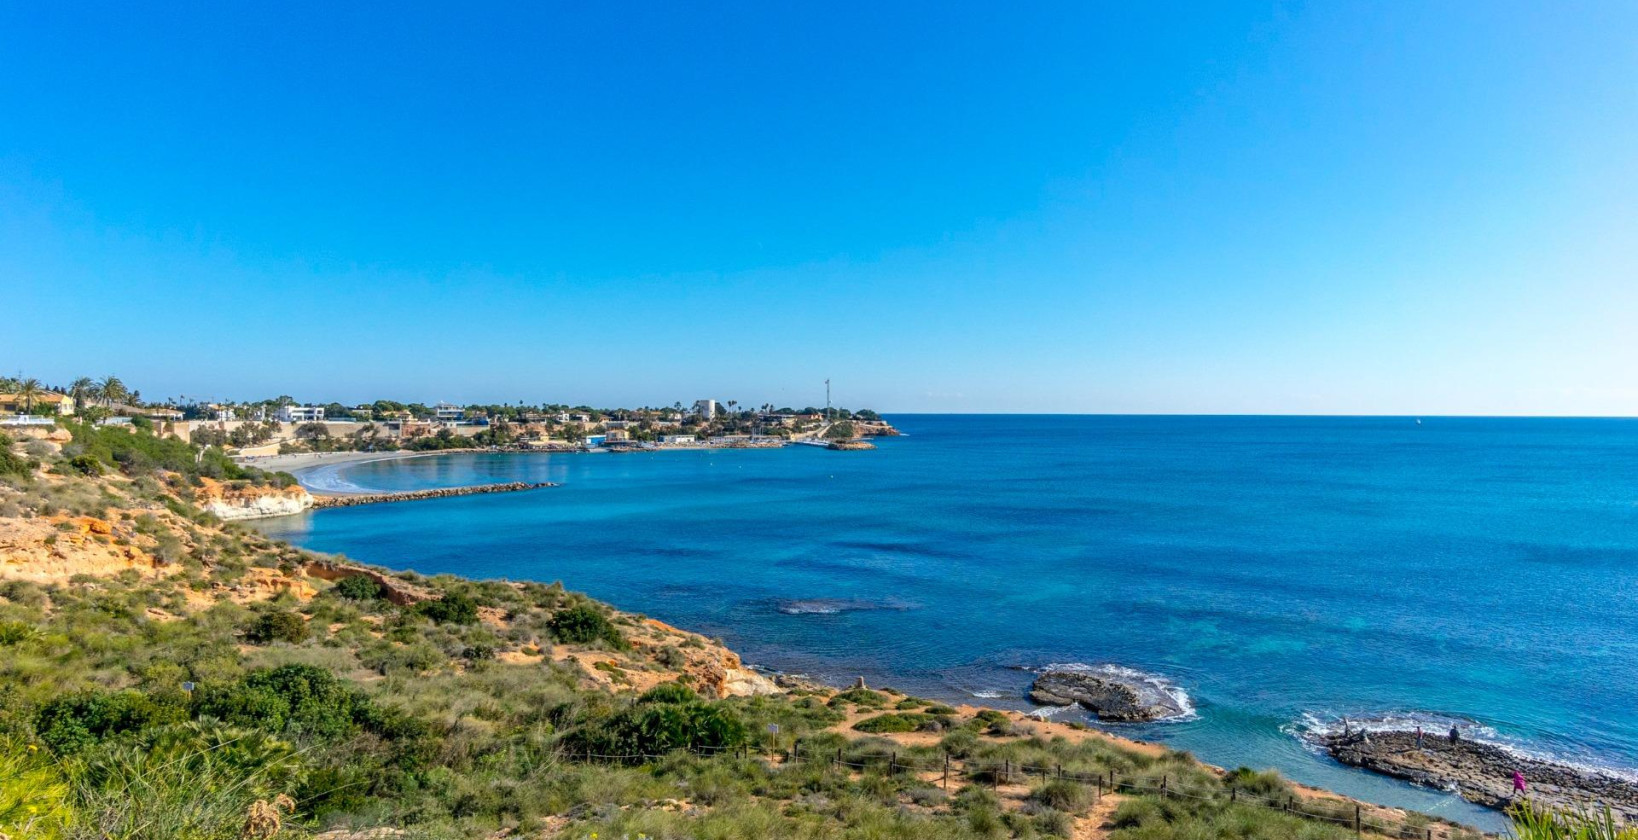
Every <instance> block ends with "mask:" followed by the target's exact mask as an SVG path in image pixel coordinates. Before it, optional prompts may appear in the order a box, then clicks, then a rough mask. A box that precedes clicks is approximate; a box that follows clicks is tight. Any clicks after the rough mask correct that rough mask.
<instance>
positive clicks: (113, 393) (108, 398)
mask: <svg viewBox="0 0 1638 840" xmlns="http://www.w3.org/2000/svg"><path fill="white" fill-rule="evenodd" d="M97 391H98V392H99V393H100V395H101V396H102V401H103V402H104V403H106V404H108V405H113V404H115V403H118V402H120V401H122V400H124V399H125V398H126V397H128V396H130V394H131V392H130V391H127V390H125V383H124V382H121V381H119V377H117V376H115V375H113V374H108V375H107V376H104V377H103V378H102V381H101V382H99V383H97Z"/></svg>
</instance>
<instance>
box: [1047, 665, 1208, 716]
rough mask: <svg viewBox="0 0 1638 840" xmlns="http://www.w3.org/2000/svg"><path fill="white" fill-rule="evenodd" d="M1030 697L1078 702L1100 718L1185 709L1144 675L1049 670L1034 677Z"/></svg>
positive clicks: (1064, 703) (1165, 713)
mask: <svg viewBox="0 0 1638 840" xmlns="http://www.w3.org/2000/svg"><path fill="white" fill-rule="evenodd" d="M1029 699H1030V700H1032V701H1034V702H1036V703H1039V704H1040V705H1043V706H1073V705H1076V704H1077V703H1078V704H1080V706H1081V707H1082V708H1084V709H1086V710H1087V711H1089V712H1091V713H1093V714H1095V715H1097V716H1098V720H1106V721H1115V722H1124V723H1142V722H1145V721H1152V720H1162V719H1164V718H1170V717H1178V716H1180V715H1182V714H1184V713H1185V710H1184V709H1183V707H1182V706H1181V705H1179V704H1178V702H1177V700H1176V699H1174V698H1172V697H1171V696H1170V695H1168V694H1167V693H1166V692H1164V691H1161V690H1160V689H1159V688H1156V687H1155V686H1153V685H1150V684H1148V683H1146V682H1144V681H1143V680H1141V679H1137V678H1130V677H1123V676H1119V675H1115V674H1103V673H1089V672H1086V671H1046V672H1044V673H1042V674H1041V675H1040V676H1037V677H1036V678H1035V684H1034V685H1032V686H1031V687H1030V690H1029Z"/></svg>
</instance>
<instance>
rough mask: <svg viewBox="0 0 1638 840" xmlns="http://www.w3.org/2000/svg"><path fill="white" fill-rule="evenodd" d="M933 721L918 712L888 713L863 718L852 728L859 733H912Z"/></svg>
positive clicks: (930, 717) (928, 716)
mask: <svg viewBox="0 0 1638 840" xmlns="http://www.w3.org/2000/svg"><path fill="white" fill-rule="evenodd" d="M931 720H933V718H932V716H930V715H924V714H921V713H919V712H888V713H887V714H885V715H877V716H875V717H873V718H865V719H864V720H861V721H859V722H858V723H855V724H853V728H854V729H857V730H858V731H860V732H870V733H873V734H880V733H884V732H914V731H916V730H917V729H920V728H921V726H922V724H924V723H927V722H928V721H931Z"/></svg>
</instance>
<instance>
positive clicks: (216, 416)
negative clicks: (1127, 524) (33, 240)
mask: <svg viewBox="0 0 1638 840" xmlns="http://www.w3.org/2000/svg"><path fill="white" fill-rule="evenodd" d="M826 384H827V389H828V384H829V383H828V382H827V383H826ZM58 417H62V418H74V419H76V420H79V421H82V422H92V423H96V424H98V425H102V426H121V425H124V426H141V427H144V428H151V429H153V430H154V431H155V432H156V433H157V434H160V435H171V436H175V437H176V438H178V439H179V440H182V441H184V442H187V443H194V444H198V445H201V446H206V447H217V448H220V449H222V450H223V451H225V452H227V453H228V454H229V455H231V456H232V457H234V458H238V459H253V458H259V457H265V456H270V455H290V454H299V453H326V452H383V453H385V452H398V451H413V452H435V451H441V450H458V449H491V450H505V451H517V452H564V451H589V450H607V451H611V452H640V451H654V450H662V449H697V448H762V447H777V446H785V445H791V444H799V445H809V446H822V447H825V448H829V449H841V450H847V449H868V448H871V446H870V444H869V443H868V442H867V439H868V438H872V437H880V436H890V435H896V434H898V431H897V430H896V429H894V428H893V427H892V426H891V425H890V424H888V423H887V422H886V421H884V420H882V418H881V416H880V415H879V414H877V413H876V412H874V411H871V410H868V409H862V410H852V411H850V410H848V409H846V408H838V407H832V406H830V405H828V400H827V405H826V406H825V407H823V408H819V407H814V406H807V407H804V408H800V409H798V408H791V407H788V406H787V407H775V406H774V405H773V404H772V403H765V404H763V405H760V406H756V407H754V408H748V407H744V406H741V405H740V404H739V403H738V401H736V400H727V401H723V402H719V401H717V400H714V399H701V400H696V401H694V402H693V403H692V405H690V406H684V405H683V403H682V402H680V401H679V402H676V403H673V404H672V405H671V406H670V407H643V408H601V409H600V408H593V407H590V406H568V405H560V404H541V405H524V404H523V403H521V402H519V403H515V404H490V405H476V404H474V405H465V406H459V405H453V404H450V403H443V402H440V403H437V404H434V405H426V404H423V403H418V402H410V403H403V402H396V401H393V400H376V401H374V402H371V403H363V404H357V405H350V406H349V405H343V404H341V403H334V402H332V403H327V404H311V403H302V402H298V401H296V400H294V399H292V398H291V397H288V396H279V397H275V398H272V399H265V400H256V401H247V402H218V401H208V400H201V399H193V398H188V397H173V398H167V399H164V400H157V401H149V400H144V399H143V398H142V394H141V392H140V391H135V390H131V389H129V388H127V386H126V385H125V384H124V383H123V382H122V381H121V380H120V379H119V377H117V376H106V377H103V378H101V379H97V380H93V379H90V378H80V379H77V380H75V381H73V382H72V383H69V384H67V385H57V386H53V385H46V384H43V383H41V382H40V381H39V380H37V379H32V378H30V379H22V378H0V427H5V428H10V429H13V430H20V431H23V432H25V433H26V432H27V430H28V429H30V428H31V427H32V428H35V429H41V430H44V429H48V428H50V427H52V426H53V425H54V424H55V420H54V418H58Z"/></svg>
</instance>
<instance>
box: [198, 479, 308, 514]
mask: <svg viewBox="0 0 1638 840" xmlns="http://www.w3.org/2000/svg"><path fill="white" fill-rule="evenodd" d="M200 481H202V482H203V485H202V486H201V487H200V488H199V489H198V490H197V491H195V493H194V500H195V501H196V502H197V503H198V504H199V506H200V507H201V508H204V509H205V511H206V512H208V513H210V514H212V515H214V516H215V517H216V518H218V519H221V520H224V521H231V520H238V519H260V518H262V517H266V516H289V515H290V514H292V513H301V512H302V511H304V510H307V509H308V508H310V507H312V506H313V502H314V499H313V496H312V494H310V493H308V492H307V490H306V489H304V488H302V487H299V486H290V487H234V486H232V485H230V484H224V483H222V482H219V481H212V480H211V479H208V478H204V479H200Z"/></svg>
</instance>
